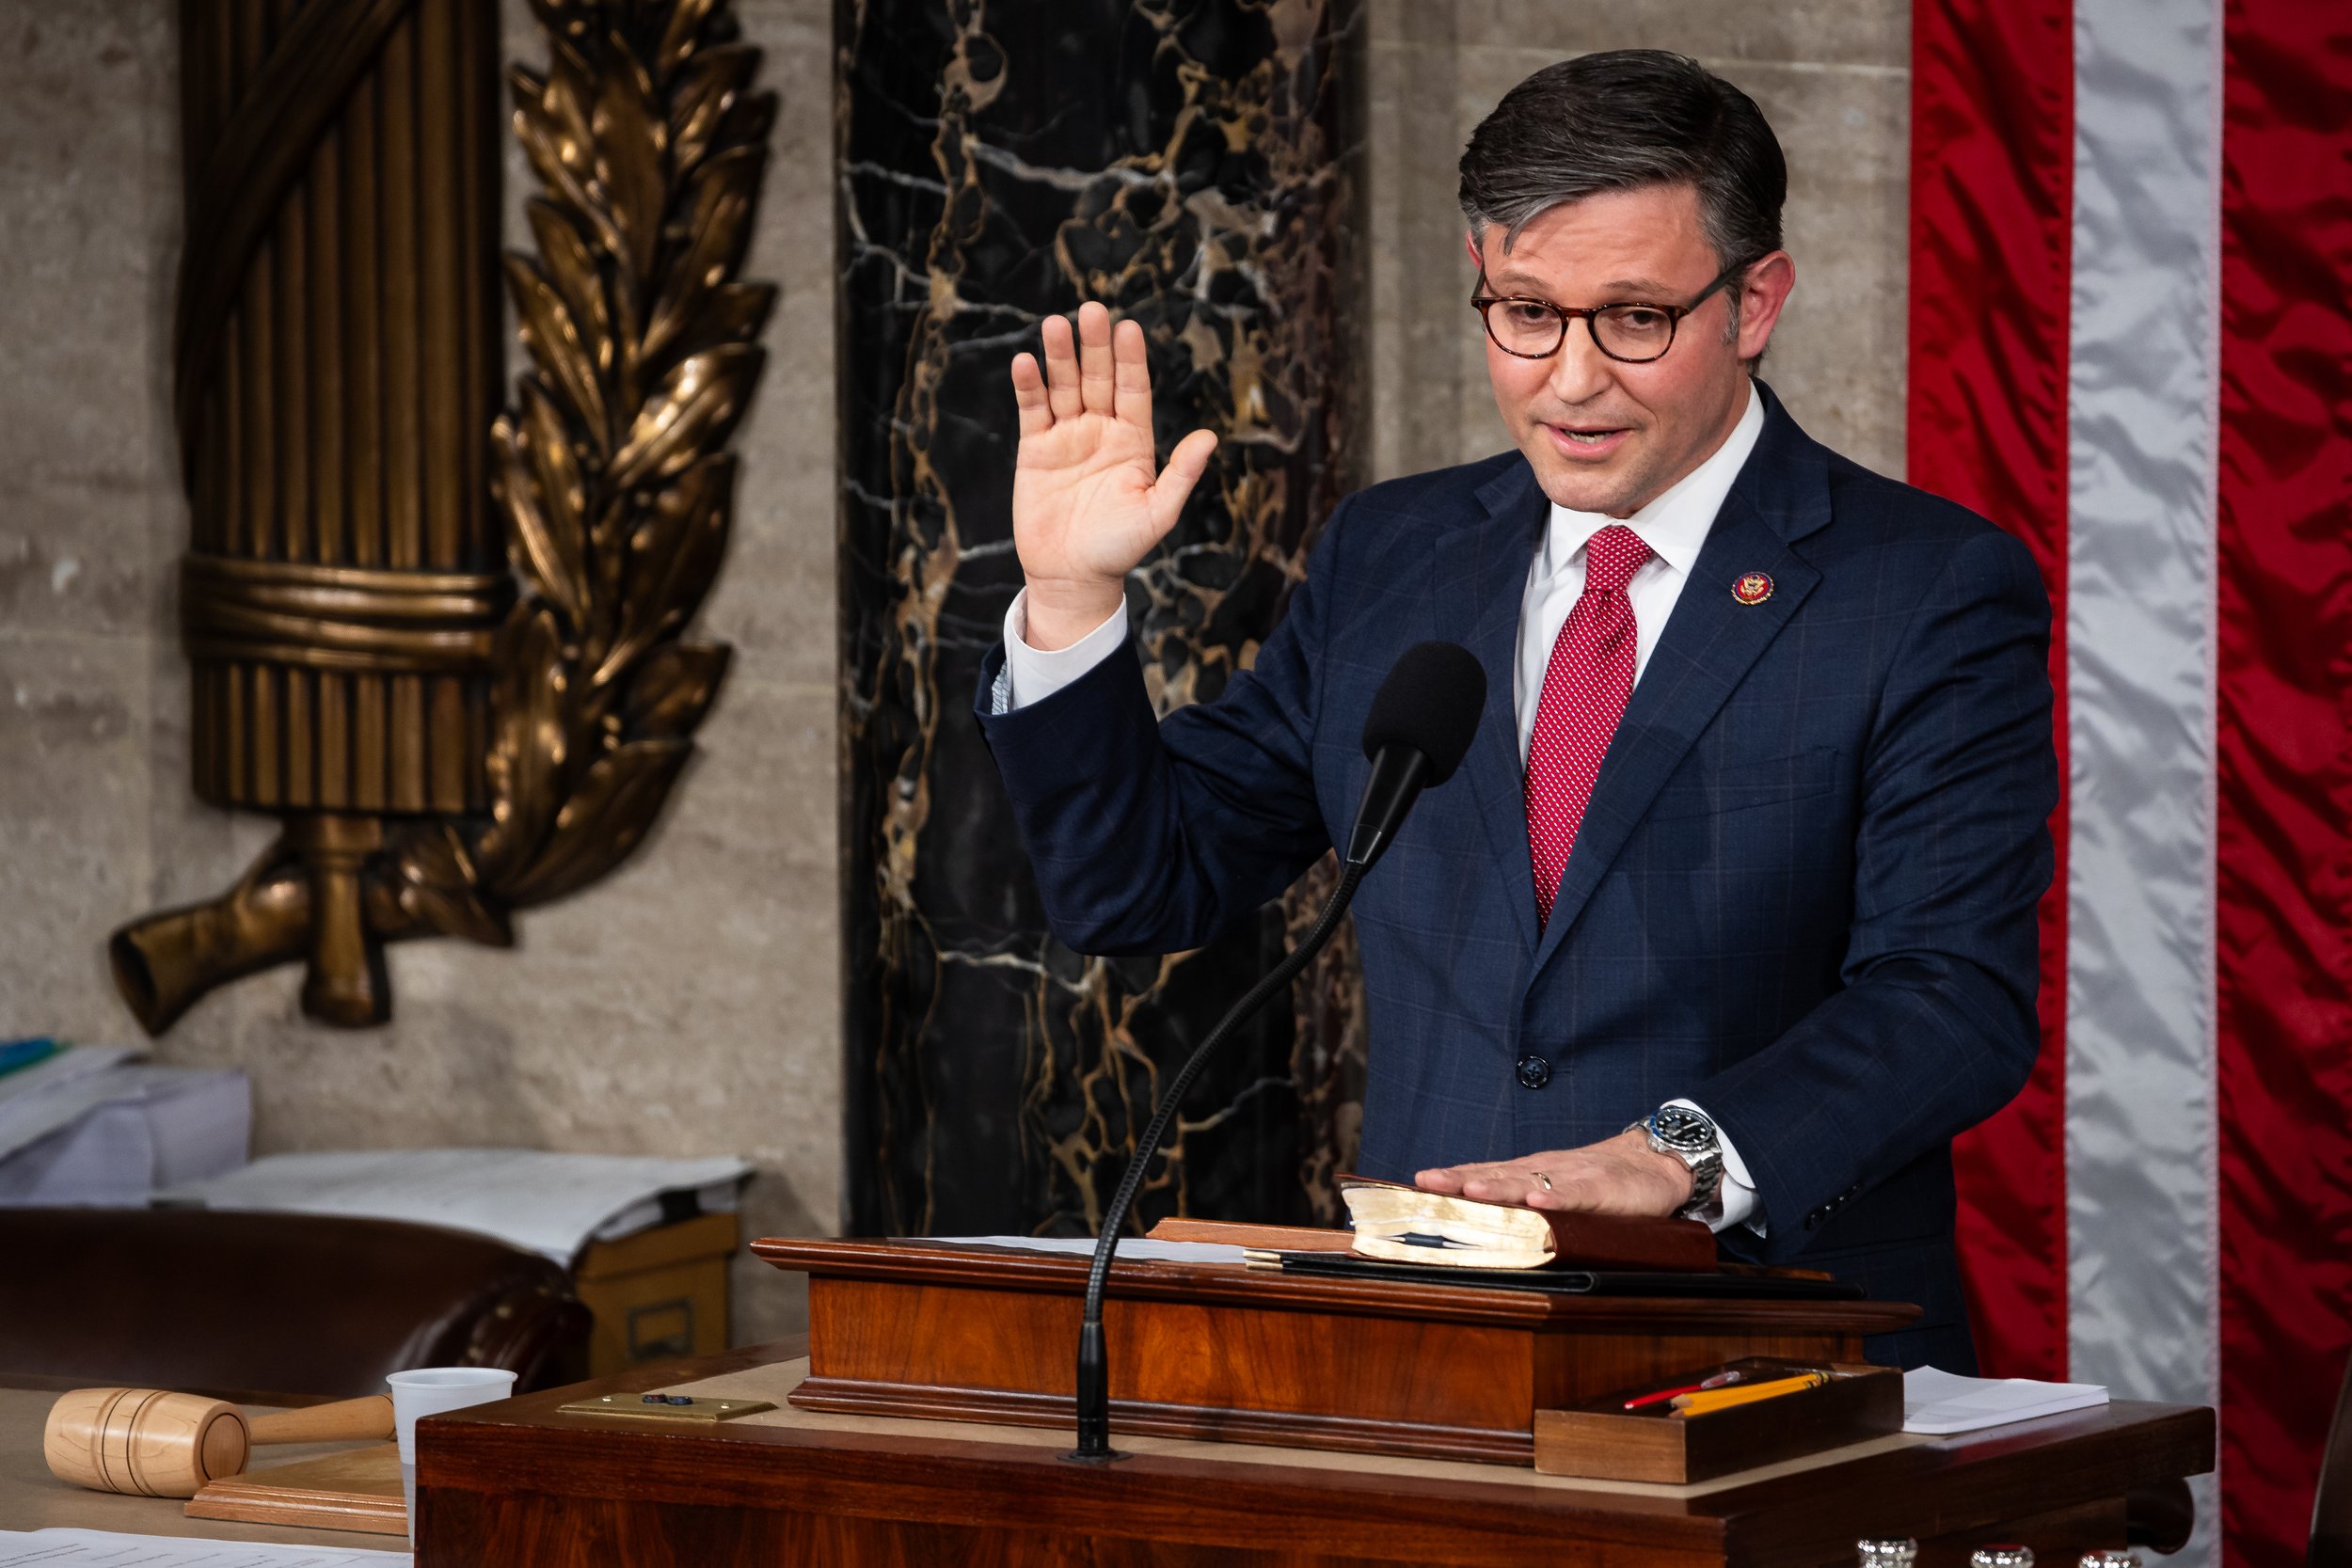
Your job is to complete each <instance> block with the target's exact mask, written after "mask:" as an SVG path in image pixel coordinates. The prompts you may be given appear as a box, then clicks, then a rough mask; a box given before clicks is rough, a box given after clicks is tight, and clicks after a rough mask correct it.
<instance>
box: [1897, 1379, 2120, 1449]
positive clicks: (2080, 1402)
mask: <svg viewBox="0 0 2352 1568" xmlns="http://www.w3.org/2000/svg"><path fill="white" fill-rule="evenodd" d="M2106 1402H2107V1391H2106V1389H2105V1388H2103V1387H2101V1386H2099V1385H2097V1384H2095V1383H2036V1382H2034V1381H2033V1380H2031V1379H2030V1378H2022V1377H1962V1376H1961V1375H1960V1374H1959V1373H1957V1372H1945V1371H1938V1370H1936V1369H1934V1368H1933V1367H1915V1368H1913V1369H1912V1370H1910V1371H1907V1372H1905V1373H1903V1430H1904V1431H1905V1432H1919V1433H1954V1432H1978V1431H1980V1430H1982V1429H1983V1428H1985V1427H1997V1426H2007V1425H2008V1424H2009V1423H2010V1422H2011V1421H2030V1420H2034V1419H2036V1418H2040V1417H2042V1416H2058V1415H2063V1414H2064V1413H2065V1412H2067V1411H2069V1410H2088V1409H2090V1407H2091V1406H2093V1405H2100V1404H2105V1403H2106Z"/></svg>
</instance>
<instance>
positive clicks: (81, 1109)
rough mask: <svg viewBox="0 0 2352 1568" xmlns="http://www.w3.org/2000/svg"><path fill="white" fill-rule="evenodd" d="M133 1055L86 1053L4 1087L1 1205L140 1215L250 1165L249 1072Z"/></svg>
mask: <svg viewBox="0 0 2352 1568" xmlns="http://www.w3.org/2000/svg"><path fill="white" fill-rule="evenodd" d="M131 1055H132V1053H130V1052H128V1051H125V1050H121V1049H119V1048H114V1047H105V1048H90V1047H81V1048H77V1049H75V1050H72V1051H68V1052H65V1053H62V1054H60V1055H56V1056H52V1057H50V1058H49V1059H48V1060H47V1061H45V1062H40V1063H38V1064H36V1065H34V1066H32V1067H29V1068H25V1069H22V1070H20V1071H17V1072H12V1073H9V1074H8V1076H7V1077H6V1078H0V1204H8V1205H14V1204H44V1205H56V1204H102V1205H116V1206H121V1205H133V1206H135V1205H141V1204H144V1203H146V1202H147V1201H148V1199H149V1198H150V1197H151V1196H153V1194H154V1192H155V1190H156V1189H157V1188H158V1187H166V1186H169V1185H170V1184H172V1183H173V1182H175V1181H186V1180H195V1179H198V1178H203V1177H212V1176H217V1175H219V1174H220V1173H222V1172H223V1171H228V1170H233V1169H235V1168H236V1167H237V1166H239V1165H242V1164H245V1161H246V1152H247V1150H248V1149H249V1148H250V1147H251V1132H252V1123H253V1090H252V1085H249V1084H248V1083H246V1076H245V1074H244V1073H242V1072H237V1071H233V1070H230V1069H219V1068H210V1069H200V1068H179V1067H160V1066H157V1065H155V1064H153V1063H151V1062H141V1061H135V1060H129V1059H126V1058H129V1057H130V1056H131Z"/></svg>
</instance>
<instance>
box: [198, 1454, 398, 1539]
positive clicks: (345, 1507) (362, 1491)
mask: <svg viewBox="0 0 2352 1568" xmlns="http://www.w3.org/2000/svg"><path fill="white" fill-rule="evenodd" d="M183 1512H184V1513H186V1514H187V1515H188V1517H189V1518H191V1519H232V1520H235V1521H236V1522H238V1523H239V1524H247V1525H285V1526H292V1527H300V1528H306V1529H347V1530H358V1531H362V1532H364V1533H366V1534H369V1535H406V1534H407V1533H408V1511H407V1507H406V1505H405V1501H404V1499H403V1498H402V1497H401V1492H400V1448H399V1445H397V1444H394V1443H374V1444H371V1445H369V1446H368V1447H367V1448H364V1449H344V1450H343V1451H342V1452H341V1453H329V1454H321V1455H320V1456H319V1457H317V1458H315V1459H305V1460H301V1461H299V1462H297V1463H295V1464H293V1465H273V1466H272V1467H270V1468H269V1469H265V1470H247V1471H246V1473H245V1474H243V1475H241V1476H230V1477H229V1478H228V1479H227V1480H225V1481H212V1482H209V1483H207V1484H206V1486H205V1487H204V1489H203V1490H202V1491H200V1492H199V1493H198V1494H197V1495H196V1496H195V1497H190V1498H189V1499H188V1503H187V1507H186V1508H185V1510H183Z"/></svg>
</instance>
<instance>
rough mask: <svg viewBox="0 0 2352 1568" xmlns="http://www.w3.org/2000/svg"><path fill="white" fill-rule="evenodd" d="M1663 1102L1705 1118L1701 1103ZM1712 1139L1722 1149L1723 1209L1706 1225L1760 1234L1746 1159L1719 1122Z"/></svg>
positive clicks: (1760, 1219)
mask: <svg viewBox="0 0 2352 1568" xmlns="http://www.w3.org/2000/svg"><path fill="white" fill-rule="evenodd" d="M1666 1103H1667V1104H1669V1105H1679V1106H1681V1107H1682V1108H1683V1109H1684V1110H1686V1111H1696V1112H1698V1114H1699V1115H1701V1116H1703V1117H1707V1111H1706V1108H1705V1107H1704V1106H1700V1105H1694V1104H1692V1102H1691V1101H1687V1100H1669V1101H1666ZM1707 1119H1708V1120H1709V1121H1714V1120H1715V1118H1714V1117H1707ZM1715 1141H1716V1142H1717V1143H1718V1144H1719V1145H1721V1146H1722V1148H1723V1151H1724V1191H1723V1212H1721V1213H1719V1214H1716V1215H1714V1216H1713V1217H1712V1218H1710V1219H1708V1222H1707V1224H1708V1228H1709V1229H1711V1230H1728V1229H1730V1228H1731V1227H1733V1226H1735V1225H1744V1226H1746V1227H1748V1228H1749V1229H1750V1230H1753V1231H1755V1232H1756V1234H1757V1235H1759V1236H1761V1235H1764V1234H1765V1229H1764V1216H1763V1215H1762V1214H1761V1213H1759V1212H1757V1210H1756V1183H1755V1181H1753V1180H1750V1179H1749V1176H1748V1166H1747V1162H1746V1161H1744V1160H1742V1159H1740V1151H1739V1150H1738V1149H1736V1148H1732V1147H1731V1137H1730V1135H1729V1134H1728V1133H1726V1132H1724V1130H1723V1125H1722V1124H1721V1123H1720V1122H1718V1123H1717V1124H1716V1127H1715Z"/></svg>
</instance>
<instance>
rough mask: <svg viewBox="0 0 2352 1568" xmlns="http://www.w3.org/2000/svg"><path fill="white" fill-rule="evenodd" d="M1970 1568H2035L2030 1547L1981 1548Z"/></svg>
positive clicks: (1971, 1560) (1969, 1564) (1972, 1560)
mask: <svg viewBox="0 0 2352 1568" xmlns="http://www.w3.org/2000/svg"><path fill="white" fill-rule="evenodd" d="M1968 1568H2033V1548H2032V1547H2030V1546H1979V1547H1978V1548H1977V1549H1976V1552H1975V1554H1974V1555H1973V1556H1971V1557H1970V1558H1969V1559H1968Z"/></svg>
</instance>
